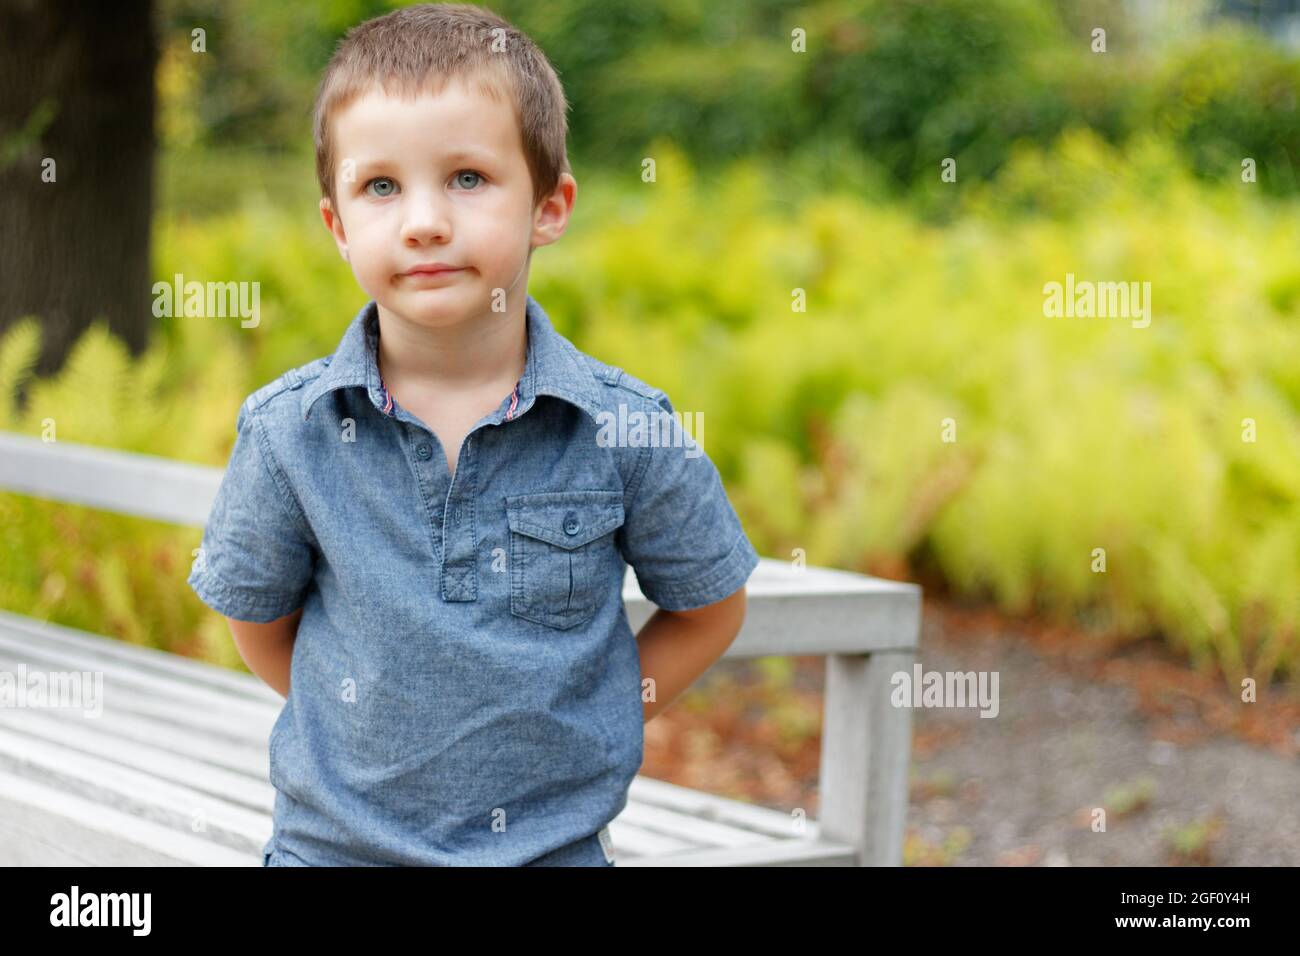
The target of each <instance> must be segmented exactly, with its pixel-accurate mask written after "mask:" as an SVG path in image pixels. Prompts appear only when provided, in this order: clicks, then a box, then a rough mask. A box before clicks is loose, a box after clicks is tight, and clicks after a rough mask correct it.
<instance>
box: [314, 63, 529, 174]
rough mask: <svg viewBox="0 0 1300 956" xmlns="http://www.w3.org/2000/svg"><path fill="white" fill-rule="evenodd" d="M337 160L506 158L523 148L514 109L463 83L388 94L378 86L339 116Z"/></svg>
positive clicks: (336, 117) (343, 108) (506, 100)
mask: <svg viewBox="0 0 1300 956" xmlns="http://www.w3.org/2000/svg"><path fill="white" fill-rule="evenodd" d="M333 127H334V141H335V144H336V149H337V153H336V154H337V155H344V156H356V157H358V158H361V157H363V156H378V155H382V154H386V153H391V152H396V151H405V150H406V149H419V150H421V151H422V152H425V153H429V152H433V153H438V154H448V155H450V154H452V153H458V154H463V155H466V156H468V155H470V154H473V153H475V152H477V153H480V154H483V155H482V158H484V159H490V158H497V159H501V158H505V157H508V156H510V155H511V154H513V153H519V154H520V155H522V147H523V142H522V139H521V134H520V131H519V120H518V116H517V114H516V112H515V107H514V103H513V102H512V101H511V100H510V98H509V97H506V96H504V95H501V96H495V97H494V96H492V95H491V94H489V93H488V92H486V91H484V90H481V89H479V88H478V87H476V86H474V85H472V84H469V83H466V82H464V81H462V80H459V79H453V80H449V81H447V82H446V83H444V84H443V85H442V88H441V89H438V90H436V91H434V90H422V91H419V92H386V91H385V90H384V89H383V88H382V87H380V86H379V85H378V84H375V85H373V86H371V87H369V88H368V89H366V90H364V91H362V92H361V93H360V94H359V95H357V96H356V97H354V98H353V99H352V100H351V101H349V102H348V103H346V104H345V105H343V106H341V107H340V108H339V109H338V110H336V111H335V114H334V117H333Z"/></svg>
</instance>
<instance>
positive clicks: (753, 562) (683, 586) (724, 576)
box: [637, 531, 759, 611]
mask: <svg viewBox="0 0 1300 956" xmlns="http://www.w3.org/2000/svg"><path fill="white" fill-rule="evenodd" d="M758 560H759V558H758V552H756V551H755V550H754V546H753V545H752V544H750V542H749V538H748V537H746V536H745V533H744V532H743V531H742V532H740V535H739V536H738V537H737V538H736V542H735V544H733V545H732V546H731V550H730V551H729V552H728V553H727V556H726V557H725V558H723V559H722V560H721V561H719V562H718V563H717V564H716V565H714V566H713V568H712V570H710V571H709V573H708V574H706V575H704V576H703V577H702V578H700V579H698V580H696V579H689V580H682V581H669V582H665V583H655V582H652V581H642V580H641V575H639V574H638V575H637V584H638V586H640V588H641V593H642V594H644V595H645V596H646V598H647V599H648V600H650V601H652V602H654V603H655V604H656V605H658V606H659V607H661V608H663V609H664V610H665V611H691V610H695V609H696V608H701V607H706V606H708V605H710V604H715V603H717V602H718V601H721V600H722V599H723V598H725V597H729V596H730V595H732V594H734V593H735V592H736V591H738V590H740V588H742V587H743V586H744V584H745V582H746V581H748V580H749V576H750V575H751V574H753V573H754V569H755V568H756V567H758Z"/></svg>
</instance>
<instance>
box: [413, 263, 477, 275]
mask: <svg viewBox="0 0 1300 956" xmlns="http://www.w3.org/2000/svg"><path fill="white" fill-rule="evenodd" d="M461 271H463V270H462V269H461V268H460V267H458V266H445V265H430V266H416V267H415V268H413V269H407V270H406V271H405V272H403V273H402V275H404V276H443V275H451V274H452V273H455V272H461Z"/></svg>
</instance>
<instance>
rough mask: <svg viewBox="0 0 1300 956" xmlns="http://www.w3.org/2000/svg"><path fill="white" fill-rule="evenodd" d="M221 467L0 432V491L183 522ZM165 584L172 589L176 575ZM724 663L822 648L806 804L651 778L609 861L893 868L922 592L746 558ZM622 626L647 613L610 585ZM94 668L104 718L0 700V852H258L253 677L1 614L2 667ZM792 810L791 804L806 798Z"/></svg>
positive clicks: (620, 824)
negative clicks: (899, 692) (743, 612)
mask: <svg viewBox="0 0 1300 956" xmlns="http://www.w3.org/2000/svg"><path fill="white" fill-rule="evenodd" d="M221 474H222V473H221V470H220V469H216V468H208V467H202V466H196V465H190V464H186V463H181V462H174V461H169V460H167V459H163V458H156V457H152V456H144V455H134V454H126V453H123V452H118V451H112V450H108V449H102V448H93V447H90V446H85V445H74V444H70V443H68V442H51V443H45V442H42V441H40V440H38V439H35V438H31V437H28V436H21V435H13V434H8V433H0V491H14V492H20V493H23V494H29V495H35V496H38V497H42V498H47V499H52V500H56V501H66V502H75V503H78V504H83V505H90V506H93V507H96V508H101V509H105V510H109V511H114V512H118V513H122V514H130V515H137V516H141V517H147V518H153V519H160V520H164V521H170V522H174V523H176V524H182V525H190V526H201V525H202V524H203V523H204V521H205V520H206V519H207V514H208V510H209V507H210V505H211V503H212V500H213V498H214V497H215V495H216V491H217V487H218V485H219V484H220V481H221ZM180 587H181V585H180V583H178V585H177V588H178V590H179V589H180ZM748 591H749V612H748V616H747V618H746V621H745V625H744V628H743V630H742V631H741V633H740V635H739V636H738V637H737V638H736V641H735V642H734V643H733V644H732V646H731V648H730V649H729V650H728V652H727V655H726V656H727V657H728V658H740V657H761V656H768V655H791V654H798V655H804V654H819V655H825V657H826V686H825V719H824V724H823V728H822V747H821V769H820V779H819V796H820V802H821V806H820V813H819V815H818V818H817V819H816V820H814V819H813V818H812V815H811V814H806V819H803V817H804V816H805V814H803V813H800V812H799V809H798V808H794V809H792V812H790V813H783V812H780V811H776V810H770V809H766V808H763V807H757V806H754V805H751V804H747V803H744V802H741V801H737V800H731V799H726V798H722V797H718V796H714V795H711V794H707V793H703V792H700V791H697V790H692V789H690V788H686V787H681V786H677V785H674V784H670V783H666V782H663V781H659V780H654V779H651V778H649V777H644V776H638V777H637V778H636V779H635V780H634V781H633V784H632V787H631V791H630V793H629V797H628V804H627V807H626V808H625V809H624V810H623V812H622V813H620V814H619V816H618V817H617V818H616V819H615V820H614V821H613V822H612V823H611V824H610V835H611V836H612V838H613V841H614V848H615V853H616V854H617V864H618V866H870V865H900V864H901V863H902V852H903V828H904V823H905V820H906V813H907V781H908V760H909V754H910V749H911V728H912V723H911V710H910V709H909V708H905V707H904V708H898V707H893V706H891V704H890V691H891V689H892V688H891V684H890V678H891V675H893V674H894V673H895V672H897V671H906V672H908V673H909V674H910V673H911V670H912V664H913V662H914V661H915V659H916V653H917V641H918V637H919V632H920V614H921V611H920V598H921V593H920V588H918V587H917V586H916V585H914V584H904V583H897V582H893V581H885V580H881V579H878V578H871V577H866V576H864V575H859V574H849V573H846V572H842V571H834V570H830V569H825V568H813V567H807V568H795V567H792V566H790V565H789V564H788V563H786V562H783V561H776V560H772V559H767V558H765V559H763V560H762V563H761V564H760V566H759V567H758V569H757V570H756V571H755V572H754V574H753V576H752V577H751V578H750V580H749V586H748ZM624 598H625V601H626V604H627V610H628V618H629V621H630V622H631V624H632V627H633V630H636V629H638V628H639V627H640V626H641V624H642V623H643V622H644V621H645V620H646V619H647V618H648V617H649V616H650V614H651V613H652V612H653V610H654V606H653V605H651V604H650V603H649V602H648V601H646V599H645V597H644V596H643V595H642V594H641V592H640V590H639V589H638V587H637V584H636V579H635V577H634V576H633V575H632V574H631V572H630V570H629V573H628V577H627V581H626V583H625V586H624ZM24 668H25V671H26V672H32V671H36V670H40V671H57V672H82V671H89V672H95V673H102V675H103V677H102V680H103V701H104V706H103V708H102V714H101V715H100V716H97V717H89V716H85V715H84V714H83V713H82V711H81V710H76V709H69V708H60V707H44V708H20V707H9V708H6V707H3V706H0V864H3V865H86V864H89V865H126V866H131V865H146V866H152V865H218V866H220V865H239V866H259V865H260V864H261V852H260V851H261V847H262V845H263V843H265V842H266V840H267V838H268V837H269V836H270V833H271V809H272V805H273V799H274V790H273V788H272V787H271V784H270V781H269V779H268V763H267V761H268V756H267V742H268V739H269V737H270V732H271V727H272V725H273V724H274V722H275V719H276V717H277V716H278V714H279V712H280V708H281V706H282V704H283V699H282V698H281V697H280V696H279V694H277V693H276V692H275V691H273V690H271V689H270V688H269V687H267V686H266V685H265V684H263V683H262V682H261V681H260V680H258V679H257V678H255V677H252V676H250V675H248V674H244V673H241V672H236V671H231V670H228V669H226V668H222V667H217V666H214V665H211V664H207V663H204V662H201V661H195V660H190V659H188V658H183V657H180V656H179V655H174V654H168V653H165V652H162V651H157V650H154V649H151V648H143V647H138V646H135V645H130V644H127V643H125V642H122V641H118V640H114V639H111V638H106V637H102V636H99V635H96V634H90V633H86V632H84V631H76V630H73V629H70V628H67V627H61V626H58V625H54V624H50V623H48V622H43V621H37V620H34V619H31V618H27V617H23V616H20V615H17V614H11V613H7V612H0V672H3V671H9V672H11V673H15V674H16V673H19V672H21V671H22V670H23V669H24ZM806 809H807V808H803V810H804V811H806Z"/></svg>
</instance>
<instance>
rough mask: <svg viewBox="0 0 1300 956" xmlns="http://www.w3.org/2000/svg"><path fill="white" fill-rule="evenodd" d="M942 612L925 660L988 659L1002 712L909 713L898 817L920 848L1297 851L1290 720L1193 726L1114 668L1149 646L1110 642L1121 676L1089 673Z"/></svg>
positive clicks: (1074, 855)
mask: <svg viewBox="0 0 1300 956" xmlns="http://www.w3.org/2000/svg"><path fill="white" fill-rule="evenodd" d="M944 623H945V621H944V620H943V615H942V614H934V613H930V614H928V615H927V620H926V626H925V627H924V628H923V633H922V660H923V663H924V666H925V668H926V670H941V671H943V670H956V671H968V670H976V671H979V670H997V671H998V672H999V674H1000V677H999V692H1000V693H999V696H1000V712H999V714H998V716H997V717H996V718H993V719H988V718H981V717H979V715H978V712H977V711H976V710H973V709H971V710H965V711H962V710H958V709H955V708H949V709H932V710H918V711H917V712H916V713H915V715H914V716H915V723H914V733H913V746H914V750H913V786H912V799H911V803H910V806H909V813H908V827H909V830H911V831H912V832H913V834H914V837H915V840H914V844H913V849H914V851H917V853H918V856H921V857H924V858H925V860H924V861H925V862H943V857H944V856H945V855H946V856H948V857H950V860H949V861H950V862H952V863H954V864H956V865H990V864H999V865H1033V864H1047V865H1075V866H1113V865H1126V866H1146V865H1157V864H1166V863H1174V864H1177V863H1208V864H1212V865H1229V866H1278V865H1289V866H1296V865H1300V761H1298V760H1297V758H1296V756H1295V746H1294V745H1295V744H1300V738H1295V736H1294V735H1295V733H1296V732H1297V731H1298V730H1300V727H1298V726H1296V725H1292V726H1291V728H1290V729H1291V731H1292V735H1293V740H1292V746H1290V747H1287V746H1285V745H1281V746H1279V745H1277V744H1276V743H1275V745H1274V746H1273V747H1272V748H1266V747H1263V746H1259V745H1256V744H1252V743H1248V742H1246V741H1244V740H1241V739H1239V738H1237V737H1236V736H1233V735H1225V734H1215V733H1210V732H1205V728H1204V726H1203V723H1204V722H1203V721H1202V720H1201V719H1200V716H1199V715H1198V714H1196V713H1195V712H1194V710H1193V709H1192V708H1190V707H1188V708H1184V711H1183V712H1182V713H1179V712H1178V709H1177V708H1173V713H1172V714H1170V713H1168V712H1166V713H1160V714H1158V715H1157V716H1155V717H1151V716H1147V715H1146V714H1144V712H1143V711H1144V710H1150V709H1151V708H1150V706H1147V707H1143V706H1142V704H1143V701H1142V698H1143V695H1144V694H1145V693H1146V691H1145V690H1144V688H1143V685H1142V684H1141V683H1140V682H1133V681H1128V680H1124V679H1123V678H1124V676H1128V675H1131V674H1132V672H1134V671H1136V670H1137V669H1138V667H1139V663H1145V664H1147V665H1148V668H1149V667H1151V666H1156V667H1163V666H1164V665H1163V662H1160V661H1156V660H1149V659H1147V660H1145V661H1143V658H1145V657H1146V655H1147V653H1148V652H1147V651H1143V652H1142V653H1140V654H1138V655H1136V656H1135V657H1128V656H1126V655H1121V656H1120V657H1119V658H1115V657H1110V658H1109V663H1110V665H1111V666H1110V668H1109V670H1110V671H1111V672H1112V673H1114V672H1119V673H1120V677H1119V679H1118V680H1116V681H1115V682H1109V681H1104V682H1098V681H1097V680H1096V679H1095V676H1086V677H1083V676H1079V675H1078V674H1077V673H1072V671H1078V670H1081V669H1082V670H1084V671H1085V672H1086V671H1088V670H1094V671H1095V668H1089V667H1086V666H1085V667H1082V668H1080V667H1077V666H1075V667H1071V666H1069V665H1066V664H1065V663H1064V662H1063V660H1062V659H1061V658H1059V657H1055V656H1053V655H1049V654H1043V653H1041V652H1039V651H1037V650H1035V649H1034V648H1033V646H1032V645H1031V644H1029V643H1027V642H1026V641H1025V640H1023V639H1021V637H1020V636H1019V635H1015V634H1007V633H996V632H994V633H990V632H988V631H986V630H982V631H980V632H978V633H974V634H971V633H967V634H962V635H960V636H959V637H955V636H953V634H952V633H951V631H952V629H951V628H945V627H944ZM1126 660H1128V661H1129V662H1130V663H1131V664H1132V666H1131V667H1128V668H1126V667H1124V666H1123V662H1124V661H1126ZM1117 664H1118V665H1119V666H1116V665H1117ZM1125 672H1128V675H1126V674H1125ZM1217 692H1219V691H1218V688H1215V687H1214V686H1213V684H1212V683H1210V686H1209V693H1210V694H1214V693H1217ZM1221 694H1222V696H1223V698H1225V699H1228V698H1229V695H1228V691H1227V689H1226V688H1224V689H1223V690H1222V692H1221ZM1263 699H1264V695H1263V693H1261V701H1263ZM1267 705H1268V704H1267V702H1260V703H1256V704H1253V705H1239V706H1252V707H1257V708H1263V707H1266V706H1267ZM1164 710H1166V711H1168V710H1169V708H1165V709H1164ZM1288 751H1289V754H1288ZM1128 806H1131V807H1132V809H1131V810H1130V811H1129V812H1127V813H1125V812H1123V811H1124V809H1125V808H1126V807H1128ZM1097 807H1104V808H1107V820H1106V832H1104V833H1103V832H1094V830H1093V829H1092V826H1091V813H1092V810H1093V808H1097ZM945 848H946V849H945ZM918 862H919V860H918Z"/></svg>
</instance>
